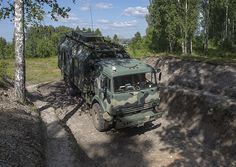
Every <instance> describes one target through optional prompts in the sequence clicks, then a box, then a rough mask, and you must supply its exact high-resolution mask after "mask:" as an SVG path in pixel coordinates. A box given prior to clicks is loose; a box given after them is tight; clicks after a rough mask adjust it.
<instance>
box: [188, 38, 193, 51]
mask: <svg viewBox="0 0 236 167" xmlns="http://www.w3.org/2000/svg"><path fill="white" fill-rule="evenodd" d="M189 53H190V54H192V53H193V40H192V38H190V49H189Z"/></svg>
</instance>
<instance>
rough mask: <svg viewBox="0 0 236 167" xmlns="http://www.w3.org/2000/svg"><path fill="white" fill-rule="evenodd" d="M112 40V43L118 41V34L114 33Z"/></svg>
mask: <svg viewBox="0 0 236 167" xmlns="http://www.w3.org/2000/svg"><path fill="white" fill-rule="evenodd" d="M112 42H114V43H119V42H120V39H119V38H118V35H117V34H115V35H114V36H113V38H112Z"/></svg>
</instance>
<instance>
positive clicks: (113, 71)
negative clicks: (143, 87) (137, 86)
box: [98, 59, 154, 77]
mask: <svg viewBox="0 0 236 167" xmlns="http://www.w3.org/2000/svg"><path fill="white" fill-rule="evenodd" d="M98 64H100V65H101V66H102V68H103V72H104V73H105V74H107V75H108V76H110V77H115V76H122V75H130V74H138V73H146V72H152V71H153V70H154V69H153V68H152V67H151V66H150V65H147V64H145V63H143V62H142V61H139V60H136V59H101V60H100V61H99V62H98Z"/></svg>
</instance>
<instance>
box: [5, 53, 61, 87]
mask: <svg viewBox="0 0 236 167" xmlns="http://www.w3.org/2000/svg"><path fill="white" fill-rule="evenodd" d="M5 62H6V63H7V64H8V68H7V72H6V74H7V75H8V76H9V77H10V78H14V64H15V62H14V59H7V60H5ZM0 71H1V69H0ZM60 77H61V74H60V71H59V69H58V67H57V57H56V56H53V57H48V58H27V59H26V81H27V83H28V84H37V83H42V82H49V81H55V80H59V79H60Z"/></svg>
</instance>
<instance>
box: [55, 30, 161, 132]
mask: <svg viewBox="0 0 236 167" xmlns="http://www.w3.org/2000/svg"><path fill="white" fill-rule="evenodd" d="M58 49H59V55H58V66H59V68H60V69H61V72H62V75H63V76H64V80H65V81H66V82H67V83H69V85H70V86H71V87H73V88H74V89H77V90H79V92H80V93H81V95H82V97H83V98H84V100H85V102H86V104H87V105H88V106H89V107H90V111H91V115H92V119H93V123H94V126H95V128H96V129H97V130H99V131H105V130H108V129H110V128H112V127H115V128H124V127H131V126H142V125H144V124H145V123H147V122H151V121H154V120H156V119H157V118H159V117H161V115H162V112H161V111H159V110H158V109H157V108H158V105H159V103H160V98H159V87H158V83H157V74H158V73H157V72H156V70H155V69H153V68H152V67H151V66H149V65H147V64H145V63H143V62H141V61H139V60H135V59H131V58H130V57H129V56H128V54H127V53H126V51H125V49H124V48H123V47H122V46H119V45H117V44H113V43H111V42H108V41H106V40H104V38H102V37H96V36H94V35H93V34H79V33H72V34H70V35H67V36H66V37H65V38H64V39H63V40H62V42H61V43H60V45H59V48H58Z"/></svg>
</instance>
